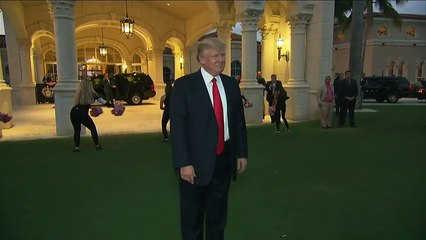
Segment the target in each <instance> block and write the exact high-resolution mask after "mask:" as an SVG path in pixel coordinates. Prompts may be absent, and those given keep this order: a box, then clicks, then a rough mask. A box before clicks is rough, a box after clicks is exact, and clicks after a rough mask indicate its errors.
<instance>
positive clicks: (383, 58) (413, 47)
mask: <svg viewBox="0 0 426 240" xmlns="http://www.w3.org/2000/svg"><path fill="white" fill-rule="evenodd" d="M401 17H402V19H403V21H402V25H401V27H399V26H396V25H394V24H393V21H392V19H389V18H384V17H383V16H382V15H380V14H375V15H374V21H373V25H372V26H371V27H370V28H368V30H367V35H366V36H367V38H366V39H367V41H366V49H365V60H364V73H365V75H366V76H373V75H375V76H393V75H394V76H403V77H406V78H407V79H408V80H409V81H410V82H411V83H414V82H417V81H422V80H425V70H426V65H425V62H426V15H409V14H401ZM350 33H351V29H350V27H349V29H347V30H346V31H344V32H342V30H341V27H340V26H339V25H336V26H335V31H334V50H333V72H335V73H340V72H344V71H345V70H347V69H348V66H349V50H350V39H351V36H350Z"/></svg>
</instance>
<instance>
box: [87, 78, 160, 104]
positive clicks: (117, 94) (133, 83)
mask: <svg viewBox="0 0 426 240" xmlns="http://www.w3.org/2000/svg"><path fill="white" fill-rule="evenodd" d="M103 78H104V75H103V74H100V75H97V76H95V77H92V82H93V87H94V89H95V91H96V92H97V93H98V94H99V96H101V97H103V98H106V97H105V92H104V85H103V81H102V80H103ZM109 80H110V84H111V86H115V87H114V88H113V89H112V90H113V98H115V99H116V100H124V101H126V102H127V103H128V104H132V105H138V104H141V103H142V100H146V99H149V98H152V97H154V96H155V94H156V93H155V85H154V82H153V81H152V79H151V77H150V76H149V75H146V74H145V73H117V74H115V75H114V76H113V77H111V78H110V79H109Z"/></svg>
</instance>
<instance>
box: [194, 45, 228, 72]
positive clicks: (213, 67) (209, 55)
mask: <svg viewBox="0 0 426 240" xmlns="http://www.w3.org/2000/svg"><path fill="white" fill-rule="evenodd" d="M200 64H201V66H202V67H203V68H204V69H205V70H206V71H207V72H208V73H210V74H211V75H212V76H217V75H219V74H221V73H222V72H223V70H224V69H225V51H223V50H221V49H219V48H212V49H207V50H204V51H203V54H202V55H201V56H200Z"/></svg>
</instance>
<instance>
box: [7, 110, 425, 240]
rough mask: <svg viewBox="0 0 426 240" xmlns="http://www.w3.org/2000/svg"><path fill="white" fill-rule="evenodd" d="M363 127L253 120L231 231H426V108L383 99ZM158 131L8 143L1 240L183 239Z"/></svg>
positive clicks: (302, 234) (355, 234)
mask: <svg viewBox="0 0 426 240" xmlns="http://www.w3.org/2000/svg"><path fill="white" fill-rule="evenodd" d="M369 108H374V109H375V110H377V111H378V112H376V113H367V112H366V113H357V114H356V118H357V124H359V126H360V128H358V129H352V128H342V129H337V128H336V129H330V130H324V129H321V128H320V125H319V122H318V121H310V122H304V123H297V124H296V123H295V124H292V126H291V127H292V130H293V131H292V132H281V133H280V134H276V133H274V132H273V129H274V126H272V125H262V126H256V127H250V128H249V155H250V157H249V167H248V169H247V171H246V172H245V173H244V174H243V175H241V176H240V177H239V179H238V181H237V182H233V183H232V186H231V192H230V199H229V204H230V208H229V209H230V210H229V218H228V224H227V229H226V236H227V239H232V240H258V239H259V240H260V239H267V240H269V239H271V240H272V239H297V240H303V239H309V240H310V239H326V240H334V239H335V240H342V239H344V240H346V239H363V240H364V239H374V240H379V239H383V240H385V239H386V240H391V239H395V240H403V239H406V240H417V239H418V240H420V239H422V240H423V239H426V227H425V226H426V214H425V213H426V204H425V202H426V175H425V172H426V162H425V160H424V142H423V140H424V139H425V133H426V124H425V121H424V119H426V111H425V108H424V106H377V107H376V106H374V107H369ZM161 139H162V138H161V135H160V133H156V134H137V135H117V136H102V135H101V143H102V145H103V146H104V150H102V151H95V149H94V146H93V144H92V142H91V139H90V138H83V141H82V145H81V146H82V152H80V153H73V152H71V148H72V139H71V138H67V139H54V140H36V141H20V142H2V143H1V145H0V152H1V153H2V155H1V159H0V239H2V240H21V239H22V240H33V239H43V240H53V239H55V240H57V239H61V240H65V239H78V240H84V239H88V240H89V239H90V240H92V239H114V240H115V239H117V240H127V239H129V240H130V239H149V240H151V239H179V206H178V204H179V203H178V193H177V182H176V178H175V176H174V175H173V171H172V169H171V151H170V145H169V144H165V143H162V141H161Z"/></svg>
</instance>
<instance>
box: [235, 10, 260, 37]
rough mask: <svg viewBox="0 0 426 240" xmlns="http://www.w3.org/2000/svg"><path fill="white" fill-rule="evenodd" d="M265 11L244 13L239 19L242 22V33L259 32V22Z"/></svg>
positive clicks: (247, 11)
mask: <svg viewBox="0 0 426 240" xmlns="http://www.w3.org/2000/svg"><path fill="white" fill-rule="evenodd" d="M262 14H263V11H261V10H255V9H247V10H246V11H244V12H242V13H241V14H240V15H239V17H238V19H239V20H240V22H241V27H242V32H244V31H257V22H258V21H259V18H260V16H262Z"/></svg>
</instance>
